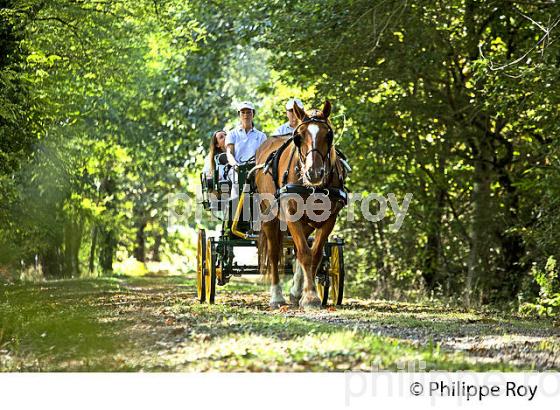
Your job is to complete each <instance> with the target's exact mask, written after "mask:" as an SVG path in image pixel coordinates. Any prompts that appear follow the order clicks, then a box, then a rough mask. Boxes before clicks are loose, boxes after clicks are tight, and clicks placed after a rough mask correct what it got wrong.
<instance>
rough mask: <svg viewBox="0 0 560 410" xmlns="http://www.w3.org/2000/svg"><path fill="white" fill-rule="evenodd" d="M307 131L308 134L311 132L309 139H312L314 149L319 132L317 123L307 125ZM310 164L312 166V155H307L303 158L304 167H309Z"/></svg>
mask: <svg viewBox="0 0 560 410" xmlns="http://www.w3.org/2000/svg"><path fill="white" fill-rule="evenodd" d="M307 131H309V134H311V141H313V148H312V149H316V148H317V134H318V133H319V126H318V125H317V124H311V125H310V126H309V127H307ZM312 166H313V155H308V156H307V158H305V167H306V168H307V169H309V168H311V167H312Z"/></svg>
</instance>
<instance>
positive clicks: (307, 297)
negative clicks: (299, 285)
mask: <svg viewBox="0 0 560 410" xmlns="http://www.w3.org/2000/svg"><path fill="white" fill-rule="evenodd" d="M288 229H289V230H290V234H291V235H292V239H293V241H294V245H295V248H296V252H297V260H298V262H299V264H300V265H301V267H302V268H303V293H302V297H301V299H300V301H299V305H300V306H301V307H303V308H305V309H318V308H320V307H321V299H319V295H318V294H317V288H316V287H315V282H314V280H313V268H312V253H311V248H310V247H309V245H308V244H307V236H306V235H305V232H304V230H303V228H302V226H301V223H299V222H288Z"/></svg>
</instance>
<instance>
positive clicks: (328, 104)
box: [323, 100, 331, 119]
mask: <svg viewBox="0 0 560 410" xmlns="http://www.w3.org/2000/svg"><path fill="white" fill-rule="evenodd" d="M329 115H331V102H330V101H329V100H325V105H324V106H323V117H325V119H327V118H329Z"/></svg>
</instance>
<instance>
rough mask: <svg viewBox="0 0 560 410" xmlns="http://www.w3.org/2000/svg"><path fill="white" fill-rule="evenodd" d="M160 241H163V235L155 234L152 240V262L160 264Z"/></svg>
mask: <svg viewBox="0 0 560 410" xmlns="http://www.w3.org/2000/svg"><path fill="white" fill-rule="evenodd" d="M162 239H163V235H162V234H160V233H157V234H156V236H155V239H154V246H153V247H152V260H153V261H154V262H161V255H160V249H161V242H162Z"/></svg>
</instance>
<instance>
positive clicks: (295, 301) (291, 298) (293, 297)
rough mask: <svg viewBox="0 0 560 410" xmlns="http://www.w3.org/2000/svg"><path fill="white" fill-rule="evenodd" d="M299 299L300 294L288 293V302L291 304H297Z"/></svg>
mask: <svg viewBox="0 0 560 410" xmlns="http://www.w3.org/2000/svg"><path fill="white" fill-rule="evenodd" d="M300 299H301V295H300V296H294V295H292V294H291V293H290V304H291V305H292V306H298V305H299V300H300Z"/></svg>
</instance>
